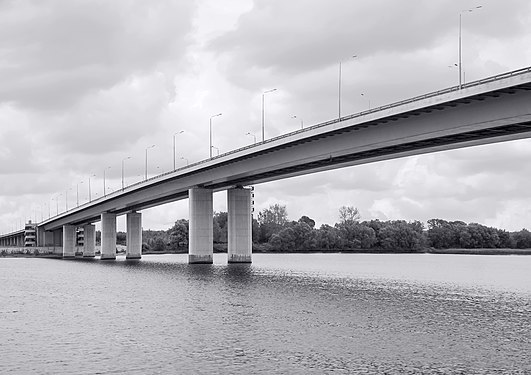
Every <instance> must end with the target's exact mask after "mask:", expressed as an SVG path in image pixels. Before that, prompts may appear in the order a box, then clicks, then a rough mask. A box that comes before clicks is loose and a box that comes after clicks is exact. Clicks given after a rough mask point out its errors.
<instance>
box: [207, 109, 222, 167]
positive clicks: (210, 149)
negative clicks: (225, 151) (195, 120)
mask: <svg viewBox="0 0 531 375" xmlns="http://www.w3.org/2000/svg"><path fill="white" fill-rule="evenodd" d="M221 115H222V114H221V113H218V114H217V115H213V116H210V136H209V139H210V143H209V145H210V148H209V151H210V158H211V159H212V119H213V118H214V117H218V116H221Z"/></svg>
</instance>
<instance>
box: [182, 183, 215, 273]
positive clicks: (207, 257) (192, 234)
mask: <svg viewBox="0 0 531 375" xmlns="http://www.w3.org/2000/svg"><path fill="white" fill-rule="evenodd" d="M188 199H189V210H190V228H189V241H188V263H190V264H192V263H209V264H212V263H213V260H214V259H213V253H214V247H213V243H214V233H213V221H212V220H213V203H212V190H210V189H202V188H193V189H190V190H189V191H188Z"/></svg>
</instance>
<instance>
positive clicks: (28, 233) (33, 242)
mask: <svg viewBox="0 0 531 375" xmlns="http://www.w3.org/2000/svg"><path fill="white" fill-rule="evenodd" d="M35 246H37V225H36V224H33V223H32V222H31V220H29V221H28V223H26V225H25V226H24V247H35Z"/></svg>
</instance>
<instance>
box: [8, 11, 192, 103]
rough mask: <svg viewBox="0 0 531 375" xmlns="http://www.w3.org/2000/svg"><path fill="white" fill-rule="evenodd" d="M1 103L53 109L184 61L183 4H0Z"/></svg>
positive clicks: (186, 14) (187, 18)
mask: <svg viewBox="0 0 531 375" xmlns="http://www.w3.org/2000/svg"><path fill="white" fill-rule="evenodd" d="M0 6H1V7H2V8H1V11H0V78H1V80H2V85H1V86H0V103H1V102H9V103H15V104H16V105H20V106H24V107H28V108H34V109H39V110H58V109H62V108H66V107H69V106H72V105H74V104H75V103H77V102H78V101H79V100H80V99H81V98H82V97H83V96H84V95H86V94H88V93H91V92H92V93H93V92H97V91H98V90H100V89H109V88H111V87H112V86H114V85H116V84H117V83H119V82H121V81H123V80H124V79H126V78H127V77H129V76H130V75H132V74H138V73H142V72H148V71H151V70H153V69H157V67H158V66H160V65H161V64H164V62H166V61H173V63H174V64H175V60H178V59H179V58H180V57H182V56H183V55H184V52H185V49H186V45H187V41H186V39H187V34H188V32H189V31H190V28H191V19H192V15H193V11H194V6H195V4H194V3H193V2H190V1H165V2H157V3H151V2H149V3H148V2H142V1H125V2H110V1H68V2H64V1H47V2H30V1H23V2H18V1H17V2H5V3H3V4H0Z"/></svg>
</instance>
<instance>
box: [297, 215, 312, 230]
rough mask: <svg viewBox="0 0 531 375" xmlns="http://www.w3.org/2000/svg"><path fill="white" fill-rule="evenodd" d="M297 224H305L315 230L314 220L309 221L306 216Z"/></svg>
mask: <svg viewBox="0 0 531 375" xmlns="http://www.w3.org/2000/svg"><path fill="white" fill-rule="evenodd" d="M299 223H306V224H308V225H309V227H310V228H312V229H313V228H315V220H313V219H310V218H309V217H308V216H306V215H305V216H302V217H301V218H300V219H299Z"/></svg>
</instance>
